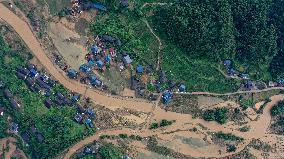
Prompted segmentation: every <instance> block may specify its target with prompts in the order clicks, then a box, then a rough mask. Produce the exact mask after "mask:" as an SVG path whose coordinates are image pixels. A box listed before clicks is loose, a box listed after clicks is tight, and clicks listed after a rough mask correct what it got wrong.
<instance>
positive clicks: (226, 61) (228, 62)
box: [223, 60, 232, 67]
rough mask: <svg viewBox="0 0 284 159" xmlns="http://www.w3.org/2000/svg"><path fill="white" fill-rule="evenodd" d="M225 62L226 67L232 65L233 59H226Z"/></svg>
mask: <svg viewBox="0 0 284 159" xmlns="http://www.w3.org/2000/svg"><path fill="white" fill-rule="evenodd" d="M223 64H224V65H225V66H226V67H231V65H232V61H231V60H225V61H224V62H223Z"/></svg>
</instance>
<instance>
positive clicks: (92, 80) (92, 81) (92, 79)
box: [89, 75, 97, 84]
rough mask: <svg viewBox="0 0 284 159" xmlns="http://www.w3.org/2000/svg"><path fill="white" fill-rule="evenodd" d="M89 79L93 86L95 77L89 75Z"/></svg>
mask: <svg viewBox="0 0 284 159" xmlns="http://www.w3.org/2000/svg"><path fill="white" fill-rule="evenodd" d="M89 79H90V81H91V83H92V84H93V83H95V82H96V80H97V77H96V76H95V75H91V76H90V77H89Z"/></svg>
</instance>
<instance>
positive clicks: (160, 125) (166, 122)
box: [150, 119, 175, 129]
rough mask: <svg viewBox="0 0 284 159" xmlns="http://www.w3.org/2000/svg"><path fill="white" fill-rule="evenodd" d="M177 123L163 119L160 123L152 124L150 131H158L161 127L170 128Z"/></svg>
mask: <svg viewBox="0 0 284 159" xmlns="http://www.w3.org/2000/svg"><path fill="white" fill-rule="evenodd" d="M174 122H175V121H169V120H166V119H162V120H161V122H160V123H155V122H154V123H152V124H151V126H150V129H158V128H159V127H165V126H169V125H172V124H173V123H174Z"/></svg>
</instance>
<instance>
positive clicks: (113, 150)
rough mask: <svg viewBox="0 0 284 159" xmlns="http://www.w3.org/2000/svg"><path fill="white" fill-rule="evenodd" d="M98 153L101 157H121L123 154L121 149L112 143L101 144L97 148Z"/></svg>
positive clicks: (119, 158) (116, 158) (106, 158)
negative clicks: (98, 148)
mask: <svg viewBox="0 0 284 159" xmlns="http://www.w3.org/2000/svg"><path fill="white" fill-rule="evenodd" d="M99 154H100V155H101V156H102V158H103V159H121V157H122V156H123V154H122V151H121V150H120V149H119V148H118V147H116V146H114V145H113V144H112V143H108V144H105V145H103V146H102V147H101V148H100V150H99Z"/></svg>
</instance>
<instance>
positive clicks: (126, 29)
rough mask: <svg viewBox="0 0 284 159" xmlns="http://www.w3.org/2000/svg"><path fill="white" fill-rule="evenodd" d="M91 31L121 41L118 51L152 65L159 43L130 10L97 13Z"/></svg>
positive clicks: (141, 20) (155, 58) (140, 19)
mask: <svg viewBox="0 0 284 159" xmlns="http://www.w3.org/2000/svg"><path fill="white" fill-rule="evenodd" d="M92 30H93V31H94V32H95V33H97V34H106V33H107V34H110V35H112V36H115V37H117V38H119V39H121V40H122V43H123V46H122V47H121V48H119V50H124V51H128V52H130V53H133V54H132V55H133V56H134V58H135V59H136V60H135V62H140V61H137V60H139V59H140V60H142V61H144V62H147V63H149V64H154V63H155V62H156V60H157V52H158V48H159V43H158V41H157V39H156V38H155V37H154V36H153V35H152V34H151V32H150V31H149V30H148V28H147V26H146V24H145V22H143V19H142V18H141V17H139V15H137V14H135V12H133V11H130V10H121V11H111V12H109V13H108V14H104V13H99V14H98V16H97V18H96V22H95V23H94V24H93V25H92Z"/></svg>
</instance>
